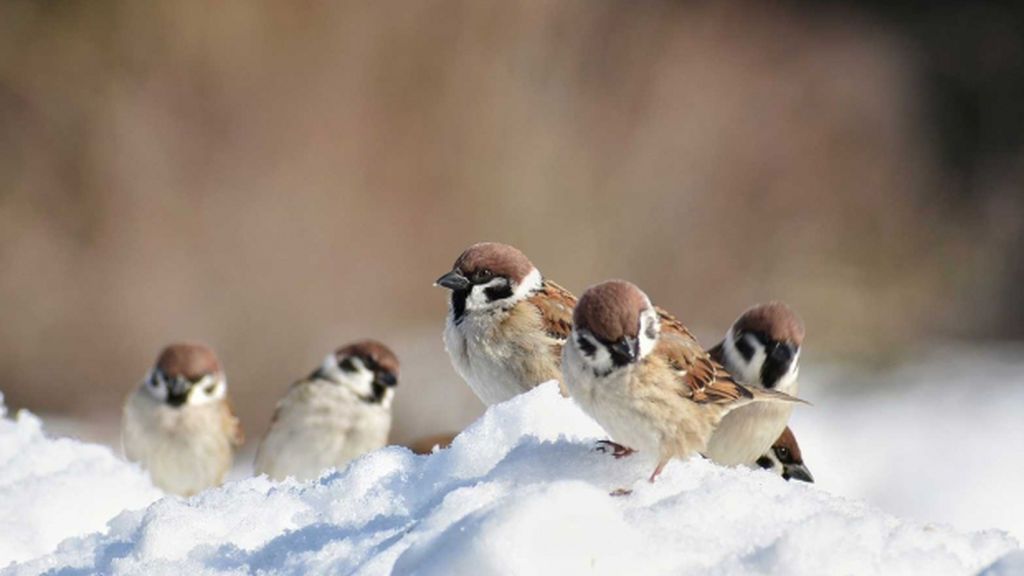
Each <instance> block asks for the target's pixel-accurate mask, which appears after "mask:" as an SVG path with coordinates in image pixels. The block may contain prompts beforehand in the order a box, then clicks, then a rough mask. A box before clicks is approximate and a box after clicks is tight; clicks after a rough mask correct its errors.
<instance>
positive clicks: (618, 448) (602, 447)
mask: <svg viewBox="0 0 1024 576" xmlns="http://www.w3.org/2000/svg"><path fill="white" fill-rule="evenodd" d="M597 451H598V452H601V453H603V454H611V455H612V456H614V457H615V459H616V460H617V459H619V458H625V457H626V456H629V455H631V454H632V453H633V452H636V450H633V449H632V448H627V447H626V446H623V445H622V444H616V443H615V442H612V441H611V440H598V441H597Z"/></svg>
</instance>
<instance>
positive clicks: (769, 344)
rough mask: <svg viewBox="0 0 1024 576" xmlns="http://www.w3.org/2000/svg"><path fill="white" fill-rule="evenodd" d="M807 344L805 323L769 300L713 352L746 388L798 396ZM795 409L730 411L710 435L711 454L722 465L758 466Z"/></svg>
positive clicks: (768, 405)
mask: <svg viewBox="0 0 1024 576" xmlns="http://www.w3.org/2000/svg"><path fill="white" fill-rule="evenodd" d="M803 341H804V325H803V322H801V320H800V318H799V317H798V316H797V315H796V313H795V312H793V311H792V310H791V309H790V308H789V307H788V306H786V305H785V304H783V303H781V302H771V303H769V304H761V305H757V306H754V307H752V308H750V309H748V310H747V311H745V312H744V313H743V314H742V315H740V317H739V318H737V319H736V321H735V322H734V323H733V325H732V327H730V328H729V330H728V332H727V333H726V335H725V339H724V340H722V342H720V343H719V344H718V345H717V346H715V347H714V348H712V349H711V351H710V353H711V357H712V358H713V359H714V360H715V361H716V362H718V363H720V364H721V365H723V366H725V369H726V370H728V371H729V373H730V374H732V376H733V378H735V379H736V381H738V382H739V383H741V384H743V385H744V386H746V387H748V388H758V389H761V390H776V391H779V392H784V393H786V394H788V395H790V396H796V395H797V391H798V388H799V386H798V379H797V377H798V375H799V373H800V365H799V358H800V346H801V345H802V344H803ZM792 411H793V405H792V404H785V403H760V404H751V405H749V406H744V407H743V408H739V409H738V410H735V411H733V412H731V413H729V414H728V415H727V416H725V417H724V418H723V419H722V422H721V423H720V424H719V425H718V428H717V429H716V430H715V433H714V434H712V435H711V441H710V442H709V443H708V450H707V452H706V454H707V456H708V457H709V458H711V460H713V461H714V462H716V463H718V464H722V465H724V466H737V465H745V466H750V467H753V466H756V463H757V459H758V458H760V457H761V456H762V455H763V454H764V453H765V452H768V450H769V448H770V447H771V446H772V442H774V441H775V439H776V438H778V437H779V435H780V434H782V431H783V429H785V428H786V423H787V422H788V421H789V415H790V413H791V412H792Z"/></svg>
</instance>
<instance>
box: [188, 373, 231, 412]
mask: <svg viewBox="0 0 1024 576" xmlns="http://www.w3.org/2000/svg"><path fill="white" fill-rule="evenodd" d="M227 388H228V385H227V382H225V381H224V379H223V378H218V377H216V376H213V375H208V376H205V377H204V378H203V379H202V380H200V381H199V382H196V383H195V384H193V385H192V388H191V389H190V390H189V391H188V403H189V404H191V405H193V406H198V405H200V404H207V403H209V402H215V401H217V400H221V399H223V398H224V397H225V396H226V395H227Z"/></svg>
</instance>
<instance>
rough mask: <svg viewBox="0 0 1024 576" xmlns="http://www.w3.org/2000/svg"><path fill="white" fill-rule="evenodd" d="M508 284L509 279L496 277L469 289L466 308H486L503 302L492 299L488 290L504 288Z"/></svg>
mask: <svg viewBox="0 0 1024 576" xmlns="http://www.w3.org/2000/svg"><path fill="white" fill-rule="evenodd" d="M507 286H508V280H506V279H505V278H495V279H493V280H491V281H490V282H488V283H487V284H477V285H476V286H473V287H472V288H470V290H469V296H468V297H467V298H466V308H467V309H468V310H485V309H487V308H491V307H493V306H496V305H498V304H500V303H501V300H497V301H491V300H490V299H489V298H488V296H487V290H488V289H490V288H503V287H507Z"/></svg>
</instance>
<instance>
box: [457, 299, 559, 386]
mask: <svg viewBox="0 0 1024 576" xmlns="http://www.w3.org/2000/svg"><path fill="white" fill-rule="evenodd" d="M517 306H529V304H527V303H520V304H517ZM508 314H509V312H506V311H503V310H497V309H495V310H491V311H486V312H469V313H467V314H466V315H465V316H464V317H463V319H462V321H461V322H460V323H459V324H455V322H454V320H453V319H452V315H451V313H449V314H448V319H447V322H446V324H445V329H444V344H445V348H446V349H447V350H448V354H449V355H450V356H451V358H452V365H453V366H454V367H455V370H456V371H457V372H458V373H459V375H460V376H462V378H463V380H465V381H466V383H467V384H468V385H469V387H470V388H471V389H472V390H473V392H474V393H475V394H476V395H477V397H478V398H480V400H481V401H482V402H483V403H484V404H486V405H488V406H491V405H493V404H498V403H500V402H504V401H506V400H509V399H511V398H513V397H515V396H516V395H517V394H521V393H523V392H525V391H527V390H530V389H531V388H533V387H534V386H536V385H538V384H541V383H542V382H544V381H545V380H546V379H550V378H552V377H557V376H556V375H552V376H547V377H542V378H531V377H530V376H529V375H528V374H527V370H526V369H525V368H526V364H527V362H543V361H545V355H551V352H550V351H549V350H548V349H545V346H548V345H549V341H548V340H550V339H546V338H545V337H544V336H543V335H542V334H541V333H540V331H539V330H538V329H536V328H535V327H534V328H533V330H532V331H533V332H534V333H531V331H530V330H518V329H516V328H517V327H518V324H519V323H507V324H506V325H505V326H502V321H503V320H504V319H505V318H506V317H507V315H508ZM508 324H512V329H501V328H508V327H509V326H508ZM526 328H528V329H529V328H531V327H530V326H526ZM548 361H550V360H548ZM552 372H554V371H552ZM533 380H537V381H533Z"/></svg>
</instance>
